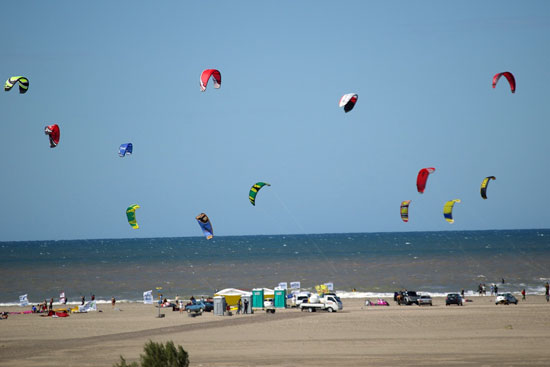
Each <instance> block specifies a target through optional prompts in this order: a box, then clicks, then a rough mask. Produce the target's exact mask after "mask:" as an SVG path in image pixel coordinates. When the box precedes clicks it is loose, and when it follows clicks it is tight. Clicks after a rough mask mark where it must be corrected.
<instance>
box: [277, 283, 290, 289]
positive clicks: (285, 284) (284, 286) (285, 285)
mask: <svg viewBox="0 0 550 367" xmlns="http://www.w3.org/2000/svg"><path fill="white" fill-rule="evenodd" d="M279 288H280V289H288V284H287V283H286V282H281V283H279Z"/></svg>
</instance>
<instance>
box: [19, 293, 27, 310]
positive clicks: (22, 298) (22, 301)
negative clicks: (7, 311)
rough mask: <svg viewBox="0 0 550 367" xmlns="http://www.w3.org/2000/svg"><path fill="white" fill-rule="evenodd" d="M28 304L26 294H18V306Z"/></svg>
mask: <svg viewBox="0 0 550 367" xmlns="http://www.w3.org/2000/svg"><path fill="white" fill-rule="evenodd" d="M28 305H29V300H28V299H27V295H26V294H24V295H22V296H19V306H21V307H24V306H28Z"/></svg>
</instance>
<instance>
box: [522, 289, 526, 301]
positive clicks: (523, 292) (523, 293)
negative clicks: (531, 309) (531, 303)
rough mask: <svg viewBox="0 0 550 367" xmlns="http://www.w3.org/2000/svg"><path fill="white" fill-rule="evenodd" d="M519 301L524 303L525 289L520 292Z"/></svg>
mask: <svg viewBox="0 0 550 367" xmlns="http://www.w3.org/2000/svg"><path fill="white" fill-rule="evenodd" d="M521 300H522V301H525V288H523V289H522V290H521Z"/></svg>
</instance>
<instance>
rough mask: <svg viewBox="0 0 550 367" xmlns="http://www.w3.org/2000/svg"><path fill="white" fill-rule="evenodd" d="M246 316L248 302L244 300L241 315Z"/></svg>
mask: <svg viewBox="0 0 550 367" xmlns="http://www.w3.org/2000/svg"><path fill="white" fill-rule="evenodd" d="M245 313H246V314H247V313H248V300H247V299H246V298H245V300H244V310H243V314H245Z"/></svg>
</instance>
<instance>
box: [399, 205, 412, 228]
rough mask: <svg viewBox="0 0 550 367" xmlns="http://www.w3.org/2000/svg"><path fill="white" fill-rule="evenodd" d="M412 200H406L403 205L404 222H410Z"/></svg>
mask: <svg viewBox="0 0 550 367" xmlns="http://www.w3.org/2000/svg"><path fill="white" fill-rule="evenodd" d="M410 203H411V201H410V200H405V201H403V202H402V203H401V210H400V211H401V219H402V220H403V222H405V223H407V222H408V221H409V204H410Z"/></svg>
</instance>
